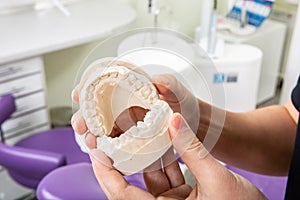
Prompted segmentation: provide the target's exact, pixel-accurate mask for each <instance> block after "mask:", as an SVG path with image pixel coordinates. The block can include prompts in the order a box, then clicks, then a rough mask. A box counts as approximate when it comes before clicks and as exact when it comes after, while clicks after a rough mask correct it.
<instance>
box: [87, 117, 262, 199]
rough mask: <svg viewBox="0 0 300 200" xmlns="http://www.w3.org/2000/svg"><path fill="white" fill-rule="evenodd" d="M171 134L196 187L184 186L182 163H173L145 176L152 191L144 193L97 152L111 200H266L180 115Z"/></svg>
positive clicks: (100, 177) (99, 174)
mask: <svg viewBox="0 0 300 200" xmlns="http://www.w3.org/2000/svg"><path fill="white" fill-rule="evenodd" d="M169 135H170V137H171V139H172V143H173V147H174V148H175V150H176V151H177V152H178V153H179V154H180V155H181V157H182V159H183V160H184V162H185V163H186V165H187V166H188V168H189V170H190V171H191V172H192V173H193V175H194V176H195V178H196V180H197V183H196V185H195V187H194V188H193V189H191V187H190V186H188V185H186V184H185V183H184V179H183V176H182V173H181V171H180V169H179V167H178V163H177V162H172V164H170V165H166V166H164V170H162V169H160V170H156V171H151V170H150V171H148V172H146V173H145V174H144V178H145V183H146V185H147V188H148V192H147V191H144V190H142V189H140V188H137V187H135V186H132V185H130V184H128V183H127V182H126V181H125V179H124V178H123V176H122V175H121V174H120V173H119V172H118V171H116V170H115V169H113V167H112V163H111V160H110V159H109V158H108V157H107V156H106V155H105V154H104V153H103V152H101V151H100V150H95V151H94V152H93V153H94V154H91V160H92V164H93V169H94V173H95V175H96V177H97V180H98V182H99V184H100V185H101V187H102V189H103V191H104V192H105V193H106V195H107V196H108V198H109V199H155V198H158V199H266V198H265V197H264V195H263V194H262V193H261V192H260V191H259V190H258V189H257V188H256V187H255V186H254V185H252V184H251V183H250V182H249V181H247V180H246V179H244V178H243V177H241V176H239V175H237V174H235V173H233V172H231V171H229V170H227V169H226V168H225V167H224V166H222V165H221V164H220V163H219V162H218V161H216V160H215V159H214V158H213V157H212V156H211V155H210V154H209V152H207V151H206V149H205V147H204V146H203V145H202V143H201V142H200V141H199V140H198V138H197V137H196V136H195V134H194V133H193V132H192V130H191V129H190V127H189V126H188V125H187V123H186V122H185V120H184V119H183V118H182V116H181V115H180V114H178V113H176V114H174V115H173V117H172V119H171V121H170V123H169ZM171 152H172V151H168V153H167V154H166V155H168V156H169V157H167V158H166V157H165V156H166V155H165V156H164V157H163V158H162V163H165V162H166V160H168V159H170V155H171V159H172V153H171ZM95 153H96V155H95ZM173 156H174V154H173ZM156 164H157V163H154V164H153V165H156ZM151 167H152V166H150V168H151Z"/></svg>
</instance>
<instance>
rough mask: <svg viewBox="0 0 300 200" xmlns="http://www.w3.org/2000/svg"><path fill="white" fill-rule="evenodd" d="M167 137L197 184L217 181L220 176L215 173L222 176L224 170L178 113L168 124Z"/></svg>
mask: <svg viewBox="0 0 300 200" xmlns="http://www.w3.org/2000/svg"><path fill="white" fill-rule="evenodd" d="M169 135H170V137H171V140H172V143H173V147H174V148H175V150H176V152H177V153H178V154H179V155H180V156H181V158H182V160H183V161H184V162H185V164H186V165H187V166H188V168H189V169H190V171H191V172H192V174H193V175H194V176H195V178H196V179H197V181H198V182H201V183H203V184H204V185H205V181H211V179H213V178H217V179H218V177H219V175H220V174H219V173H217V172H220V173H221V174H222V173H224V170H226V169H225V168H224V167H223V166H222V165H221V164H220V163H219V162H218V161H217V160H215V159H214V158H213V157H212V156H211V155H210V154H209V152H208V151H207V150H206V149H205V147H204V146H203V144H202V143H201V142H200V141H199V139H198V138H197V137H196V135H195V133H193V131H192V130H191V128H190V127H189V126H188V124H187V123H186V121H185V120H184V119H183V117H182V116H181V115H180V114H179V113H175V114H174V115H173V116H172V118H171V120H170V122H169ZM219 178H220V177H219ZM200 179H201V181H200Z"/></svg>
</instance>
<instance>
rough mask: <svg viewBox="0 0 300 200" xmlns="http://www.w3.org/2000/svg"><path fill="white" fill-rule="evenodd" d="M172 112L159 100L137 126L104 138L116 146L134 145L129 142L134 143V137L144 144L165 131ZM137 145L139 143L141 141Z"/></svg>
mask: <svg viewBox="0 0 300 200" xmlns="http://www.w3.org/2000/svg"><path fill="white" fill-rule="evenodd" d="M172 113H173V112H172V110H171V109H170V107H169V106H168V104H167V103H166V102H164V101H161V100H158V101H157V102H156V103H155V104H154V105H153V106H151V108H150V111H149V112H147V114H146V116H145V118H144V122H142V121H139V122H137V126H132V127H131V128H130V129H128V130H127V131H126V132H125V133H124V134H122V135H121V136H120V137H115V138H111V137H107V136H104V138H105V137H106V138H105V140H107V141H109V143H111V145H112V146H115V147H116V148H123V147H126V146H132V145H129V144H130V143H132V140H133V139H135V140H137V141H140V142H141V143H140V145H143V143H144V142H145V140H149V139H151V138H153V137H155V136H157V135H159V134H160V133H162V132H163V131H162V130H163V129H164V127H167V123H168V120H169V118H170V117H171V115H172ZM136 145H139V142H137V143H136Z"/></svg>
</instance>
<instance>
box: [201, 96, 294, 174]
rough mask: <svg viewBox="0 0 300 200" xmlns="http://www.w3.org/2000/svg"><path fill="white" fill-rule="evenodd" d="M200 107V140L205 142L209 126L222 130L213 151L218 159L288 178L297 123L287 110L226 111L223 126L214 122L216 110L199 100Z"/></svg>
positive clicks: (280, 107)
mask: <svg viewBox="0 0 300 200" xmlns="http://www.w3.org/2000/svg"><path fill="white" fill-rule="evenodd" d="M199 107H200V126H199V129H198V132H197V136H198V137H199V139H200V140H201V141H203V139H204V137H205V136H206V133H207V131H208V130H209V128H208V127H214V128H213V129H218V128H219V129H220V130H222V131H221V135H220V137H219V140H218V142H217V143H216V145H215V147H214V148H213V150H212V152H211V153H212V154H213V155H214V156H215V157H216V158H217V159H219V160H221V161H224V162H225V163H228V164H231V165H234V166H237V167H240V168H243V169H247V170H250V171H254V172H258V173H263V174H272V175H287V172H288V169H289V164H290V160H291V157H292V152H293V147H294V140H295V133H296V124H295V122H294V121H293V120H292V118H291V116H290V115H289V113H288V112H287V110H286V109H285V107H283V106H270V107H266V108H262V109H258V110H255V111H252V112H248V113H233V112H226V116H225V121H224V123H222V121H214V120H211V110H212V108H213V107H211V106H210V105H209V104H206V103H204V102H202V101H199ZM213 109H216V108H213ZM216 112H217V113H218V112H219V113H220V115H222V113H223V112H224V111H223V110H220V109H217V110H216ZM209 134H211V133H209Z"/></svg>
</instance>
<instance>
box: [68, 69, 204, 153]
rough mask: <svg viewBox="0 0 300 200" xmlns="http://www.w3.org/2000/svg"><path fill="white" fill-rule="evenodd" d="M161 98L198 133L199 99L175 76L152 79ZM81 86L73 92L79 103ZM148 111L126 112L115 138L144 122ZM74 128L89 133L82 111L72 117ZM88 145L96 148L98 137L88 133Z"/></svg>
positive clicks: (74, 99) (115, 129)
mask: <svg viewBox="0 0 300 200" xmlns="http://www.w3.org/2000/svg"><path fill="white" fill-rule="evenodd" d="M152 82H153V84H154V85H155V87H156V89H157V91H158V93H159V95H160V98H161V99H162V100H164V101H166V102H167V103H168V104H169V106H170V107H171V108H172V110H173V111H174V112H179V113H181V114H182V115H183V117H184V118H185V119H186V120H187V122H188V124H189V126H190V127H191V128H192V130H193V131H194V132H197V128H198V123H199V108H198V100H197V98H196V97H195V96H194V95H193V94H192V93H191V92H190V91H188V90H187V89H186V88H185V87H184V86H183V85H182V84H181V83H180V82H179V81H178V80H177V79H176V78H175V77H174V76H172V75H169V74H164V75H159V76H155V77H153V78H152ZM79 88H80V87H79V86H76V87H75V88H74V90H73V92H72V100H73V102H74V103H76V104H78V103H79ZM146 112H147V110H145V109H142V108H139V107H132V108H129V112H127V111H126V110H125V111H124V112H122V113H121V114H120V116H119V117H118V118H117V119H116V122H115V125H114V128H113V130H112V132H111V135H112V136H113V137H115V136H118V135H120V133H122V132H123V130H127V129H129V128H130V127H131V126H133V125H135V124H134V123H136V122H137V121H139V120H143V118H144V116H145V113H146ZM128 113H129V114H130V118H131V119H132V120H130V122H128V120H126V119H128ZM71 123H72V127H73V129H74V130H75V132H76V133H78V134H80V135H82V134H84V133H86V132H87V126H86V124H85V121H84V119H83V116H82V113H81V110H78V111H77V112H76V113H75V114H74V115H73V117H72V120H71ZM86 144H87V146H88V147H89V148H90V149H93V148H96V146H97V145H96V137H95V136H94V135H93V134H91V133H87V135H86Z"/></svg>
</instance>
